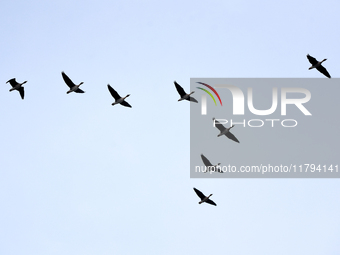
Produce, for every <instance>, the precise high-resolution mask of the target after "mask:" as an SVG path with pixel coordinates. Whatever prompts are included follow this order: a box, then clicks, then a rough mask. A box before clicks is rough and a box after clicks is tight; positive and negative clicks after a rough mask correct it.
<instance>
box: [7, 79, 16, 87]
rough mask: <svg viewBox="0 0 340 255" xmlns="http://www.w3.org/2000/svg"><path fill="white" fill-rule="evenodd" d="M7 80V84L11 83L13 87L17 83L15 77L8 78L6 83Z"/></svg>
mask: <svg viewBox="0 0 340 255" xmlns="http://www.w3.org/2000/svg"><path fill="white" fill-rule="evenodd" d="M8 82H9V84H11V86H12V87H15V86H16V85H18V83H17V81H16V80H15V78H13V79H10V80H8V81H7V82H6V83H8Z"/></svg>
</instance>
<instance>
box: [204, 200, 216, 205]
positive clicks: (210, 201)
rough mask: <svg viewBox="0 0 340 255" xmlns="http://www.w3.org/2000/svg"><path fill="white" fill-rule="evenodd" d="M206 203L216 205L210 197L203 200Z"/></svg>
mask: <svg viewBox="0 0 340 255" xmlns="http://www.w3.org/2000/svg"><path fill="white" fill-rule="evenodd" d="M205 202H206V203H208V204H211V205H215V206H216V204H215V202H214V201H212V200H210V199H208V200H207V201H205Z"/></svg>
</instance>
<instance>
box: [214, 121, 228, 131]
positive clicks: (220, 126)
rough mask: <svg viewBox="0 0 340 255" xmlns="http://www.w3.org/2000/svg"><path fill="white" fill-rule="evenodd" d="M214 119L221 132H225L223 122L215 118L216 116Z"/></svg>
mask: <svg viewBox="0 0 340 255" xmlns="http://www.w3.org/2000/svg"><path fill="white" fill-rule="evenodd" d="M213 120H214V121H215V127H217V128H218V129H219V130H220V131H221V132H223V131H224V130H225V129H226V128H225V127H224V126H223V125H222V124H221V123H219V122H218V121H217V120H215V118H213Z"/></svg>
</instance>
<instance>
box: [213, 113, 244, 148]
mask: <svg viewBox="0 0 340 255" xmlns="http://www.w3.org/2000/svg"><path fill="white" fill-rule="evenodd" d="M213 121H214V123H215V127H217V128H218V129H219V130H220V133H219V134H218V135H217V137H219V136H221V135H225V136H226V137H228V138H229V139H231V140H233V141H235V142H237V143H239V140H237V138H236V137H235V136H234V135H233V134H232V133H231V132H230V129H231V128H233V127H234V125H232V126H231V127H229V128H225V127H224V126H223V125H222V124H221V123H219V122H218V121H217V120H215V118H213Z"/></svg>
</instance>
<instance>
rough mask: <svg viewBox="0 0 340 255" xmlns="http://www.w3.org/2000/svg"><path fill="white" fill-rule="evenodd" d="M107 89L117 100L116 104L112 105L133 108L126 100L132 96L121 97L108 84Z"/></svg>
mask: <svg viewBox="0 0 340 255" xmlns="http://www.w3.org/2000/svg"><path fill="white" fill-rule="evenodd" d="M107 88H108V89H109V91H110V94H111V96H112V97H113V98H114V99H115V100H116V101H115V102H113V103H112V105H116V104H121V105H123V106H125V107H130V108H131V107H132V106H131V105H130V104H129V103H128V102H126V101H125V98H127V97H129V96H130V94H128V95H126V96H125V97H121V96H120V95H119V94H118V93H117V91H115V90H114V89H113V88H112V87H111V86H110V84H107Z"/></svg>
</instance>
